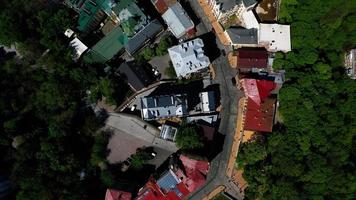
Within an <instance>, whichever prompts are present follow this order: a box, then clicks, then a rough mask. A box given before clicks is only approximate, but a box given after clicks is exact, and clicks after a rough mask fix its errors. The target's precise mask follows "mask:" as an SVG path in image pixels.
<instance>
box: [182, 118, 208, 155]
mask: <svg viewBox="0 0 356 200" xmlns="http://www.w3.org/2000/svg"><path fill="white" fill-rule="evenodd" d="M176 144H177V146H178V147H179V148H181V149H184V150H186V149H197V148H201V147H203V146H204V144H203V142H202V141H201V136H200V135H199V133H198V127H196V126H195V125H188V124H183V125H182V126H181V127H180V128H179V130H178V133H177V136H176Z"/></svg>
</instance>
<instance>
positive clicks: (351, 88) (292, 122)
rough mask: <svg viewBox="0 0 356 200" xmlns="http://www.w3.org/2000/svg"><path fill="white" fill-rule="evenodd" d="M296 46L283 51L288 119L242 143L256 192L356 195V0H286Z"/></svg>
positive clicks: (289, 199)
mask: <svg viewBox="0 0 356 200" xmlns="http://www.w3.org/2000/svg"><path fill="white" fill-rule="evenodd" d="M280 19H281V22H286V23H290V24H291V32H292V47H293V51H292V52H289V53H287V54H277V59H276V60H275V63H274V68H280V69H281V68H284V69H285V70H286V76H287V77H286V79H287V80H286V83H285V84H284V86H283V88H282V90H281V91H280V108H279V111H280V114H281V116H282V120H283V124H282V125H279V126H278V127H275V129H274V132H273V133H271V134H266V141H265V142H261V141H255V142H252V143H249V144H246V145H244V146H243V147H242V149H241V152H240V153H239V156H238V159H239V161H238V163H240V166H239V167H242V168H244V177H245V179H246V180H247V182H248V184H249V187H248V189H247V191H246V196H247V198H248V199H256V198H258V199H276V200H277V199H278V200H283V199H285V200H294V199H343V200H345V199H355V197H356V174H355V164H356V163H355V161H356V137H355V136H356V103H355V102H356V82H355V81H353V80H350V79H349V78H348V77H346V75H345V74H344V69H343V55H344V53H345V52H346V51H347V50H349V49H350V48H352V47H355V46H356V35H355V31H356V23H355V22H356V2H355V1H353V0H342V1H340V0H328V1H322V0H314V1H310V0H283V1H282V6H281V13H280Z"/></svg>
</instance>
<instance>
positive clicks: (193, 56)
mask: <svg viewBox="0 0 356 200" xmlns="http://www.w3.org/2000/svg"><path fill="white" fill-rule="evenodd" d="M203 47H204V43H203V40H202V39H200V38H197V39H194V40H191V41H188V42H185V43H181V44H179V45H176V46H173V47H171V48H169V49H168V53H169V56H170V58H171V60H172V63H173V67H174V70H175V71H176V74H177V77H187V76H188V75H190V74H193V73H197V72H200V71H203V70H206V69H207V68H208V67H209V65H210V60H209V58H208V57H207V56H206V55H204V50H203Z"/></svg>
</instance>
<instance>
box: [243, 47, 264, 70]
mask: <svg viewBox="0 0 356 200" xmlns="http://www.w3.org/2000/svg"><path fill="white" fill-rule="evenodd" d="M267 63H268V54H267V51H266V49H263V50H250V49H240V50H239V51H238V63H237V66H238V67H239V68H266V67H267Z"/></svg>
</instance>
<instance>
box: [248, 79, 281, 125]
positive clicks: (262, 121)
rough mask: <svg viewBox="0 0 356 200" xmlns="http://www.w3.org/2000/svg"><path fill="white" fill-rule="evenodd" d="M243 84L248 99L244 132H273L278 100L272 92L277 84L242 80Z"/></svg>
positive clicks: (267, 81) (266, 81)
mask: <svg viewBox="0 0 356 200" xmlns="http://www.w3.org/2000/svg"><path fill="white" fill-rule="evenodd" d="M241 82H242V84H241V85H242V87H243V90H244V92H245V96H246V98H247V103H246V105H245V122H244V130H248V131H256V132H272V127H273V124H274V118H275V112H276V102H277V99H276V97H275V96H273V95H271V92H272V91H273V90H274V89H275V88H276V83H275V82H274V81H269V80H256V79H242V81H241Z"/></svg>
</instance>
